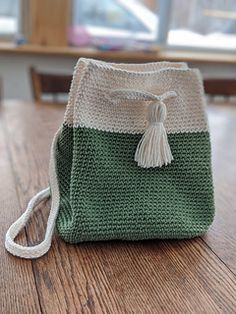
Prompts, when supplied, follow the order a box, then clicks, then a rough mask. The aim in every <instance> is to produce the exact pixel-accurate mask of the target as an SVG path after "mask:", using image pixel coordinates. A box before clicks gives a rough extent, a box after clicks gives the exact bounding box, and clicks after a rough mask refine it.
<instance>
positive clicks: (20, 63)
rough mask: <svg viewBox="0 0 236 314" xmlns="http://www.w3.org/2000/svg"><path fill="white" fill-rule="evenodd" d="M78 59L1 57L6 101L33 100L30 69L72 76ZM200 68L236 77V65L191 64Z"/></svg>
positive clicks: (0, 74) (210, 73) (207, 72)
mask: <svg viewBox="0 0 236 314" xmlns="http://www.w3.org/2000/svg"><path fill="white" fill-rule="evenodd" d="M76 61H77V59H76V58H69V57H58V56H57V57H54V56H36V55H34V56H33V55H32V56H30V55H16V54H9V55H8V54H1V55H0V77H2V79H3V97H4V98H6V99H22V100H31V87H30V79H29V67H30V66H32V65H33V66H34V67H36V68H38V69H39V70H40V71H42V72H49V73H63V74H71V73H72V72H73V68H74V65H75V63H76ZM189 66H190V67H198V68H199V69H200V70H201V72H202V74H203V76H205V77H206V76H208V77H220V78H224V77H234V78H235V76H236V65H232V64H218V65H216V64H206V63H202V64H201V63H198V64H194V63H193V64H189Z"/></svg>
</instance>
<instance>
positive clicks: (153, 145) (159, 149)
mask: <svg viewBox="0 0 236 314" xmlns="http://www.w3.org/2000/svg"><path fill="white" fill-rule="evenodd" d="M166 115H167V113H166V105H165V104H164V102H163V98H160V99H157V100H155V102H154V103H151V104H150V105H149V107H148V114H147V120H148V123H149V125H148V127H147V129H146V131H145V133H144V134H143V136H142V138H141V140H140V142H139V144H138V146H137V149H136V153H135V157H134V159H135V161H136V162H137V163H138V165H139V166H140V167H143V168H151V167H162V166H163V165H168V164H170V163H171V161H172V160H173V156H172V153H171V149H170V146H169V143H168V138H167V134H166V130H165V127H164V124H163V123H164V121H165V119H166Z"/></svg>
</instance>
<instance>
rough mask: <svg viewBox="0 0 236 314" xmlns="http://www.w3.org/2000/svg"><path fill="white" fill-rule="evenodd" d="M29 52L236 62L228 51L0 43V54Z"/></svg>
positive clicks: (101, 57) (150, 60)
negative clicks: (116, 49) (134, 49)
mask: <svg viewBox="0 0 236 314" xmlns="http://www.w3.org/2000/svg"><path fill="white" fill-rule="evenodd" d="M5 53H7V54H31V55H48V56H50V55H52V56H60V57H74V58H79V57H87V58H97V59H101V60H114V61H121V62H122V61H131V62H152V61H163V60H169V61H180V62H182V61H185V62H200V63H226V64H236V55H235V54H230V53H225V52H224V53H218V52H217V53H212V52H193V51H184V50H183V51H179V50H178V51H177V50H158V49H157V50H156V51H149V52H143V51H99V50H95V49H92V48H91V49H89V48H76V47H53V46H52V47H50V46H47V47H45V46H36V45H22V46H16V45H15V44H11V43H0V54H5Z"/></svg>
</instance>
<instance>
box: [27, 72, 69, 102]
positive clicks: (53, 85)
mask: <svg viewBox="0 0 236 314" xmlns="http://www.w3.org/2000/svg"><path fill="white" fill-rule="evenodd" d="M30 77H31V86H32V93H33V99H34V101H35V102H36V103H49V102H51V103H57V104H58V103H65V101H60V99H59V97H58V96H59V95H60V94H68V92H69V89H70V84H71V80H72V75H61V74H48V73H40V72H38V71H37V70H36V69H35V68H34V67H30ZM44 95H52V101H48V100H47V101H45V100H44V99H43V96H44Z"/></svg>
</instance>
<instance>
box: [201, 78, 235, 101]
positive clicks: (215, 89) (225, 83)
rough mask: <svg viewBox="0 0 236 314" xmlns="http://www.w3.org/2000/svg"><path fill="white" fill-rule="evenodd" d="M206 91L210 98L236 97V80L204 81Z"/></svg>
mask: <svg viewBox="0 0 236 314" xmlns="http://www.w3.org/2000/svg"><path fill="white" fill-rule="evenodd" d="M204 89H205V93H206V94H208V95H209V96H216V95H221V96H224V97H230V96H236V79H204Z"/></svg>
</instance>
